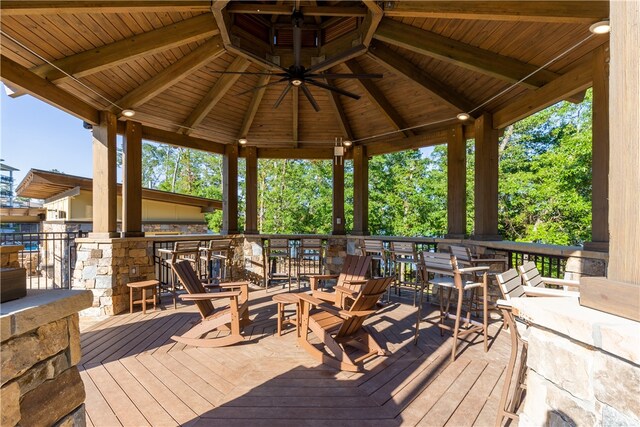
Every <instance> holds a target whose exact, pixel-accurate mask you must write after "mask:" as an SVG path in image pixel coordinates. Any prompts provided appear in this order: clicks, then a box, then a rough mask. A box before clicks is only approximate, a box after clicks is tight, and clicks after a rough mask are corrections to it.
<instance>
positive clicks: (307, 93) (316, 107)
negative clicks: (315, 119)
mask: <svg viewBox="0 0 640 427" xmlns="http://www.w3.org/2000/svg"><path fill="white" fill-rule="evenodd" d="M300 89H302V93H304V96H306V97H307V99H308V100H309V102H310V103H311V105H312V106H313V109H314V110H316V112H317V111H320V106H319V105H318V103H317V102H316V100H315V98H314V97H313V95H312V94H311V91H310V90H309V88H308V87H307V86H305V85H304V84H303V85H301V86H300Z"/></svg>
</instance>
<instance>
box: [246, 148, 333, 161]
mask: <svg viewBox="0 0 640 427" xmlns="http://www.w3.org/2000/svg"><path fill="white" fill-rule="evenodd" d="M240 156H241V157H245V156H246V154H245V150H244V147H243V148H242V149H241V150H240ZM258 158H260V159H305V160H327V159H333V147H321V148H302V147H301V148H261V147H258Z"/></svg>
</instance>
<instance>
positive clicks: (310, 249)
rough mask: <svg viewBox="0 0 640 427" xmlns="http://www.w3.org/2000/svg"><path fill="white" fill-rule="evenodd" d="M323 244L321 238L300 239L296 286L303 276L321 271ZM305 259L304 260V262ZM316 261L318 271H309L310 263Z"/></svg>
mask: <svg viewBox="0 0 640 427" xmlns="http://www.w3.org/2000/svg"><path fill="white" fill-rule="evenodd" d="M323 252H324V246H323V245H322V239H315V238H312V239H301V240H300V246H299V247H298V254H297V258H298V265H297V271H298V272H297V276H298V286H300V283H301V281H302V278H303V277H308V276H309V274H321V273H322V259H323V256H324V253H323ZM305 261H306V262H305ZM316 262H317V263H318V270H320V271H318V272H313V271H310V270H311V268H310V265H309V264H311V266H313V264H315V263H316Z"/></svg>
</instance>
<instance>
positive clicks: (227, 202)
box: [221, 145, 238, 234]
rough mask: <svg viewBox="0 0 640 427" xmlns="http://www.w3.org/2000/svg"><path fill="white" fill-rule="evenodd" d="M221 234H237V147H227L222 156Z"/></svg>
mask: <svg viewBox="0 0 640 427" xmlns="http://www.w3.org/2000/svg"><path fill="white" fill-rule="evenodd" d="M221 231H222V234H236V233H238V147H237V146H236V145H227V146H225V148H224V155H223V156H222V230H221Z"/></svg>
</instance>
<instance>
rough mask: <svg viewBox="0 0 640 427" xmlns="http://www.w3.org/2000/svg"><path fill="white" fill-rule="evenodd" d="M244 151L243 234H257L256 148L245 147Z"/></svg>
mask: <svg viewBox="0 0 640 427" xmlns="http://www.w3.org/2000/svg"><path fill="white" fill-rule="evenodd" d="M245 153H246V165H247V175H246V185H247V189H246V194H247V203H246V212H245V227H244V233H245V234H258V233H259V230H258V149H257V148H256V147H247V148H246V150H245Z"/></svg>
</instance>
